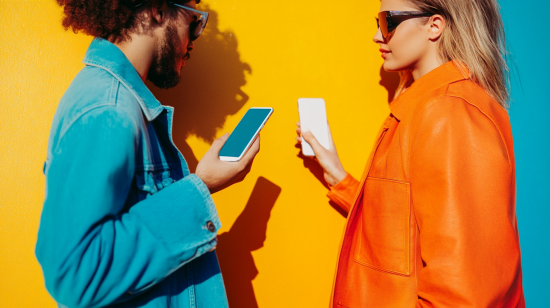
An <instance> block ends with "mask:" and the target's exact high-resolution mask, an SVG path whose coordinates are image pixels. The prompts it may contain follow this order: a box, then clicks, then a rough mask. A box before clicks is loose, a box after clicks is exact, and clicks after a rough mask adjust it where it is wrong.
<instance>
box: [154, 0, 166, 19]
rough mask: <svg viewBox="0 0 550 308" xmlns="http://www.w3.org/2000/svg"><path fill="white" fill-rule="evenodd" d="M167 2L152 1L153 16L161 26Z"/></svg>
mask: <svg viewBox="0 0 550 308" xmlns="http://www.w3.org/2000/svg"><path fill="white" fill-rule="evenodd" d="M165 11H166V1H164V0H152V1H151V16H152V17H153V19H154V20H156V21H157V23H159V24H161V23H162V22H163V20H164V17H165V14H164V13H165Z"/></svg>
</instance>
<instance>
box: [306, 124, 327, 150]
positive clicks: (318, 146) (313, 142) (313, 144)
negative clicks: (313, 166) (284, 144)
mask: <svg viewBox="0 0 550 308" xmlns="http://www.w3.org/2000/svg"><path fill="white" fill-rule="evenodd" d="M302 137H303V138H304V139H305V140H306V141H307V143H309V145H311V148H312V149H313V152H315V155H316V156H317V155H319V154H322V153H324V152H325V151H326V150H327V149H325V148H324V147H323V146H322V145H321V144H320V143H319V141H317V138H315V136H313V134H312V133H311V131H310V130H309V129H307V128H304V129H303V130H302Z"/></svg>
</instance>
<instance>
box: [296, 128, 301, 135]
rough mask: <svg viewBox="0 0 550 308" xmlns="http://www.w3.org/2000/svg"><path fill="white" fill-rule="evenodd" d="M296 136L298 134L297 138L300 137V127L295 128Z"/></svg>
mask: <svg viewBox="0 0 550 308" xmlns="http://www.w3.org/2000/svg"><path fill="white" fill-rule="evenodd" d="M296 134H298V136H301V135H302V129H301V128H300V127H298V128H296Z"/></svg>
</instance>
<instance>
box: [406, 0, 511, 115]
mask: <svg viewBox="0 0 550 308" xmlns="http://www.w3.org/2000/svg"><path fill="white" fill-rule="evenodd" d="M406 1H407V2H409V3H410V4H412V5H413V6H415V7H417V8H418V9H419V10H420V11H423V12H429V13H433V14H439V15H441V16H443V18H444V19H445V23H446V25H445V29H444V30H443V34H442V35H441V38H440V43H439V57H440V58H441V60H443V61H445V62H447V61H454V62H455V64H456V65H457V66H458V68H459V69H460V70H461V71H462V73H463V74H465V75H467V74H469V77H470V79H471V80H472V81H473V82H475V83H477V84H478V85H480V86H481V87H482V88H484V89H485V91H486V92H487V93H489V94H490V95H491V96H492V97H493V98H494V99H495V100H496V101H497V102H498V103H499V104H500V105H502V106H503V107H505V108H506V107H508V106H509V105H508V101H509V94H508V89H507V87H506V86H507V85H508V84H509V79H508V72H509V70H508V65H507V64H506V45H505V36H504V26H503V24H502V18H501V16H500V12H499V6H498V4H497V1H496V0H406ZM426 20H427V18H426ZM400 75H401V81H400V83H399V87H398V89H397V91H396V96H398V95H399V94H401V93H402V92H403V91H404V90H406V89H407V88H408V87H409V86H410V85H411V84H412V82H413V81H414V80H413V77H412V74H411V72H410V71H402V72H401V73H400Z"/></svg>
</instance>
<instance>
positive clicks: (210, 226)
mask: <svg viewBox="0 0 550 308" xmlns="http://www.w3.org/2000/svg"><path fill="white" fill-rule="evenodd" d="M206 228H207V229H208V231H210V232H212V233H213V232H216V226H214V223H213V222H211V221H210V220H209V221H208V222H207V223H206Z"/></svg>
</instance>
